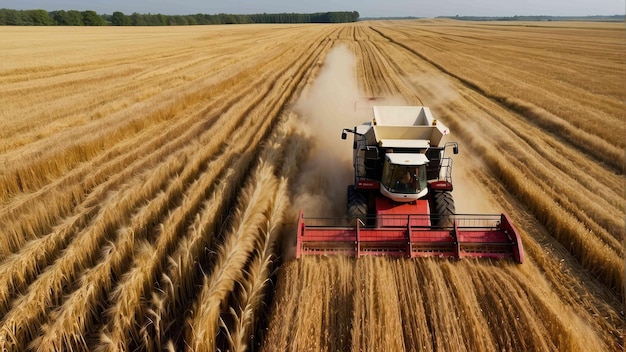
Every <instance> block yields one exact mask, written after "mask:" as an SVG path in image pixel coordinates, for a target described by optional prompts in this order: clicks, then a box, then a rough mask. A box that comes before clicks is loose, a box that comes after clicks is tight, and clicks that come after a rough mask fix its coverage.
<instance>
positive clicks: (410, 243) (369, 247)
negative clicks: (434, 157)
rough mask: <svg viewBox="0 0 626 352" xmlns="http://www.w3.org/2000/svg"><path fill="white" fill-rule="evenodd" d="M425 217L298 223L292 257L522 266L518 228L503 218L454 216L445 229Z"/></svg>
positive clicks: (391, 216) (385, 216)
mask: <svg viewBox="0 0 626 352" xmlns="http://www.w3.org/2000/svg"><path fill="white" fill-rule="evenodd" d="M430 221H431V218H430V217H429V216H427V215H426V216H424V215H384V216H379V217H378V218H377V219H375V223H376V224H375V225H368V223H370V222H371V221H363V219H339V218H334V219H328V218H326V219H320V218H304V216H303V214H302V212H301V213H300V216H299V219H298V238H297V248H296V257H298V258H299V257H301V256H306V255H333V254H340V255H347V256H354V257H360V256H363V255H375V256H395V257H407V258H417V257H441V258H457V259H461V258H492V259H511V260H513V261H515V262H517V263H520V264H521V263H523V262H524V249H523V247H522V242H521V240H520V236H519V234H518V233H517V230H516V229H515V227H514V226H513V225H512V223H511V221H510V219H509V217H508V216H507V215H506V214H499V215H454V216H453V218H452V219H450V223H451V225H449V226H431V225H430Z"/></svg>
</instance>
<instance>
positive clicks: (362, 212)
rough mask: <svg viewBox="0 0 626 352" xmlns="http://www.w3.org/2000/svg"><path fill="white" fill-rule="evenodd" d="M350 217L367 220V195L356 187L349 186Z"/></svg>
mask: <svg viewBox="0 0 626 352" xmlns="http://www.w3.org/2000/svg"><path fill="white" fill-rule="evenodd" d="M348 217H349V218H351V219H354V218H359V219H361V220H362V221H365V220H366V218H367V194H366V193H365V192H363V191H360V190H358V189H356V188H355V187H354V185H350V186H348Z"/></svg>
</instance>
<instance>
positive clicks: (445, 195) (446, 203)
mask: <svg viewBox="0 0 626 352" xmlns="http://www.w3.org/2000/svg"><path fill="white" fill-rule="evenodd" d="M430 213H431V223H432V225H433V226H437V227H448V226H453V225H454V216H453V215H454V214H455V213H456V209H455V207H454V198H452V193H450V192H449V191H432V203H431V209H430Z"/></svg>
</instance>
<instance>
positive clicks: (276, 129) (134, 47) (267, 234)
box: [0, 20, 626, 351]
mask: <svg viewBox="0 0 626 352" xmlns="http://www.w3.org/2000/svg"><path fill="white" fill-rule="evenodd" d="M0 34H1V35H0V63H1V64H0V106H1V108H0V349H2V350H6V351H58V350H64V351H109V350H119V351H131V350H142V351H158V350H171V351H179V350H188V351H214V350H217V349H219V350H222V351H224V350H233V351H244V350H262V351H277V350H293V351H301V350H310V351H336V350H355V351H358V350H389V351H392V350H394V351H395V350H427V351H429V350H432V351H457V350H458V351H496V350H498V351H501V350H506V351H546V350H548V351H549V350H553V351H566V350H567V351H588V350H589V348H590V347H589V346H593V349H594V350H598V351H613V350H622V349H623V347H624V337H623V329H624V308H623V301H624V246H623V245H624V235H625V232H626V231H625V229H624V218H625V212H624V175H623V171H624V160H625V159H624V148H625V147H626V145H625V143H626V142H625V141H626V140H625V139H624V135H626V131H625V127H624V125H625V124H624V111H626V109H625V108H626V106H625V105H626V104H625V102H626V89H624V83H623V82H624V78H625V76H624V75H625V73H626V58H625V57H624V55H623V53H624V52H625V51H626V42H625V41H624V37H625V34H626V30H625V29H624V28H623V25H620V24H611V23H591V22H589V23H588V22H584V23H575V22H561V23H555V22H535V23H532V22H528V23H520V22H512V23H500V22H485V23H480V22H459V21H452V20H414V21H370V22H358V23H353V24H341V25H228V26H192V27H173V28H163V27H158V28H142V27H133V28H110V27H105V28H86V27H85V28H78V27H44V28H42V27H38V28H36V27H35V28H28V27H0ZM367 96H377V97H384V98H385V100H384V101H383V104H386V103H389V104H410V105H426V106H429V107H430V108H431V109H432V111H433V113H434V114H436V115H437V116H438V117H439V118H440V119H441V120H442V121H444V122H445V123H446V125H448V126H449V127H450V128H451V131H452V135H453V136H454V138H455V139H456V140H457V141H458V142H459V144H460V146H461V152H460V154H458V155H457V156H456V158H455V161H454V162H455V166H454V172H453V177H454V184H455V190H454V192H453V195H454V197H455V200H456V202H457V210H458V211H459V212H464V213H484V212H501V211H505V212H507V213H508V214H509V216H510V217H511V218H512V219H513V221H514V223H515V224H516V227H517V228H518V230H519V232H520V234H521V236H522V241H523V244H524V247H525V251H526V256H527V260H526V262H525V263H524V264H522V265H517V264H514V263H511V262H506V261H490V260H461V261H454V260H444V259H418V260H416V259H391V258H360V259H355V258H344V257H306V258H302V259H299V260H295V259H293V258H292V252H293V244H294V243H295V230H294V222H295V221H296V220H297V214H298V211H299V210H300V209H303V210H304V211H305V215H311V216H337V215H339V216H342V215H344V214H341V212H342V209H344V207H345V199H344V197H345V189H346V186H347V185H348V183H349V182H350V178H351V172H352V170H351V169H350V168H351V165H350V160H349V159H350V157H351V152H352V151H351V146H350V145H349V144H350V143H346V142H342V141H341V140H340V138H339V135H340V131H341V128H344V127H352V126H354V125H357V124H360V123H361V122H362V121H363V120H364V119H367V116H368V115H367V109H366V108H363V107H361V106H358V104H357V103H355V102H356V101H358V100H359V98H362V97H367Z"/></svg>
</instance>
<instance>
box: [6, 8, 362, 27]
mask: <svg viewBox="0 0 626 352" xmlns="http://www.w3.org/2000/svg"><path fill="white" fill-rule="evenodd" d="M358 19H359V13H358V12H357V11H338V12H318V13H308V14H307V13H262V14H252V15H234V14H223V13H221V14H216V15H207V14H195V15H162V14H140V13H137V12H135V13H133V14H131V15H125V14H124V13H122V12H120V11H116V12H113V14H111V15H108V14H103V15H98V14H97V13H96V12H95V11H76V10H69V11H65V10H59V11H51V12H48V11H46V10H12V9H0V26H108V25H112V26H184V25H210V24H247V23H345V22H356V21H358Z"/></svg>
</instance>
